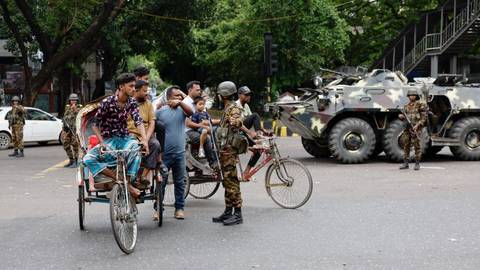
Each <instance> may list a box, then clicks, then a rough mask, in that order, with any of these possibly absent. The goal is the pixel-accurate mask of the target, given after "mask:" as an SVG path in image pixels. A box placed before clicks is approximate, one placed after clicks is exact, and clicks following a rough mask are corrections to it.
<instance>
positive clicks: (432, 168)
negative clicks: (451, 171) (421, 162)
mask: <svg viewBox="0 0 480 270" xmlns="http://www.w3.org/2000/svg"><path fill="white" fill-rule="evenodd" d="M420 168H421V169H427V170H428V169H430V170H445V168H444V167H435V166H428V167H424V166H422V167H420Z"/></svg>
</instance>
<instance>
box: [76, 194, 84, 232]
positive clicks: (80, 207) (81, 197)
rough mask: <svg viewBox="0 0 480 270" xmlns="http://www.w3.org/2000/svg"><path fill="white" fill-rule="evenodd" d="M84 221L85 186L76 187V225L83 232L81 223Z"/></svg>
mask: <svg viewBox="0 0 480 270" xmlns="http://www.w3.org/2000/svg"><path fill="white" fill-rule="evenodd" d="M84 220H85V186H84V185H81V186H78V223H79V224H80V230H82V231H83V230H85V227H84V226H83V221H84Z"/></svg>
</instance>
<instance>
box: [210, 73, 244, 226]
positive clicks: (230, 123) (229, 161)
mask: <svg viewBox="0 0 480 270" xmlns="http://www.w3.org/2000/svg"><path fill="white" fill-rule="evenodd" d="M236 93H237V87H236V85H235V84H234V83H233V82H230V81H226V82H222V83H220V84H219V85H218V94H219V95H220V96H221V98H222V100H223V104H224V106H225V111H224V113H223V116H222V120H221V122H220V127H221V128H227V129H228V136H232V135H234V134H238V133H239V132H240V131H241V129H242V127H243V124H242V109H241V108H240V107H238V106H237V105H235V102H234V100H233V98H234V96H235V94H236ZM227 141H229V139H227ZM220 144H221V146H220V148H219V151H220V163H221V170H222V172H223V187H224V188H225V211H224V212H223V213H222V214H221V215H220V216H218V217H214V218H213V219H212V221H213V222H216V223H223V224H224V225H227V226H228V225H236V224H241V223H242V222H243V217H242V194H241V192H240V182H239V180H238V176H237V162H238V153H236V151H235V150H234V149H233V148H232V145H230V144H228V143H227V144H225V145H222V143H220ZM234 210H235V212H234Z"/></svg>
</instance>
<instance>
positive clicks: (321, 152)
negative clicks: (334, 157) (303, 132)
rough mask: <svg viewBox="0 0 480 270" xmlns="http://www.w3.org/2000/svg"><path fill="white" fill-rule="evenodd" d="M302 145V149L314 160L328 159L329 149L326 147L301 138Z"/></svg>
mask: <svg viewBox="0 0 480 270" xmlns="http://www.w3.org/2000/svg"><path fill="white" fill-rule="evenodd" d="M302 145H303V149H305V151H307V153H309V154H310V155H312V156H314V157H316V158H322V157H330V156H331V153H330V149H328V145H325V146H324V145H321V144H319V143H317V142H316V141H314V140H309V139H305V138H303V137H302Z"/></svg>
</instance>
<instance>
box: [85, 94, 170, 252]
mask: <svg viewBox="0 0 480 270" xmlns="http://www.w3.org/2000/svg"><path fill="white" fill-rule="evenodd" d="M99 101H100V100H97V102H92V103H90V104H87V105H86V106H85V107H84V108H82V109H81V110H80V112H79V114H78V116H77V119H76V130H77V137H78V140H79V144H80V148H81V150H82V152H83V154H85V153H86V152H87V150H88V149H89V148H91V147H93V146H94V145H92V144H94V141H95V138H96V136H94V135H93V132H92V129H91V127H92V125H93V117H94V115H95V113H96V111H97V109H98V107H99ZM89 144H90V145H89ZM128 151H129V150H109V149H106V150H104V151H102V153H103V154H105V155H107V154H110V155H114V156H116V158H117V164H116V166H115V167H114V168H111V169H113V170H114V171H115V172H116V176H117V177H116V180H114V179H110V178H107V177H106V176H103V175H101V174H99V175H98V176H96V177H95V178H93V177H92V176H91V174H90V172H89V170H88V168H86V166H85V165H83V164H82V163H80V165H79V167H78V169H77V182H78V217H79V225H80V230H84V228H85V227H84V221H85V204H86V203H108V204H110V221H111V225H112V230H113V234H114V237H115V241H116V242H117V244H118V246H119V248H120V249H121V250H122V251H123V252H124V253H126V254H129V253H132V252H133V250H134V248H135V245H136V241H137V233H138V230H137V213H138V210H137V207H136V204H137V203H144V202H145V201H153V202H154V208H155V211H157V215H158V221H157V223H158V226H161V225H162V222H163V206H162V201H163V196H162V189H161V182H157V181H156V180H154V179H156V177H152V179H150V183H151V185H150V186H149V187H147V186H144V187H143V188H142V189H141V195H140V197H139V198H138V199H137V200H135V199H134V198H133V197H132V196H131V195H130V194H129V192H128V189H127V178H126V167H125V165H126V164H125V158H124V157H125V154H127V152H128ZM141 173H142V168H140V171H139V174H140V175H141ZM92 184H93V187H92Z"/></svg>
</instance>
